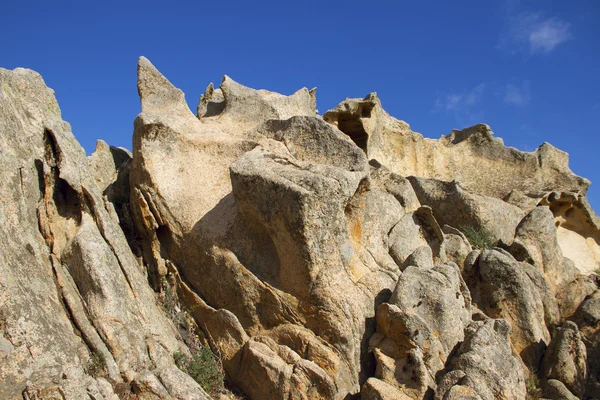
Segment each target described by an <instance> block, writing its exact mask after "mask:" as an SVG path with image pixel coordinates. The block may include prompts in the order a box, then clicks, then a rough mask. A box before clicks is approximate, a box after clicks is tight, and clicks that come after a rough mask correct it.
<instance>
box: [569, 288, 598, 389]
mask: <svg viewBox="0 0 600 400" xmlns="http://www.w3.org/2000/svg"><path fill="white" fill-rule="evenodd" d="M571 320H572V321H573V322H575V323H576V324H577V326H578V327H579V332H580V333H581V339H582V341H583V343H584V344H585V347H586V349H587V362H588V379H587V381H586V388H585V396H586V397H588V398H599V397H600V290H596V291H595V292H594V293H592V294H591V295H589V296H588V297H587V298H586V299H585V300H584V301H583V302H582V303H581V305H580V306H579V308H578V309H577V311H576V312H575V314H574V315H573V316H572V317H571Z"/></svg>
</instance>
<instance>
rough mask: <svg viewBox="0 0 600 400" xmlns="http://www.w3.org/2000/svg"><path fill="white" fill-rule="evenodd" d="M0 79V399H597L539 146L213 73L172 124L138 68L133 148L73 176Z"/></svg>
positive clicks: (570, 233) (590, 299)
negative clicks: (424, 126)
mask: <svg viewBox="0 0 600 400" xmlns="http://www.w3.org/2000/svg"><path fill="white" fill-rule="evenodd" d="M0 82H1V87H0V132H2V135H1V136H0V149H1V150H2V156H1V157H0V171H1V172H2V177H3V179H2V183H1V184H0V199H2V201H1V202H0V223H1V224H2V228H3V229H2V230H0V235H1V240H0V333H1V335H0V398H3V399H4V398H6V399H13V398H15V399H26V400H33V399H96V400H98V399H107V400H108V399H110V400H117V399H140V400H141V399H209V398H211V397H213V398H220V399H227V398H229V399H234V398H247V399H253V400H262V399H339V400H342V399H365V400H376V399H385V400H388V399H439V400H451V399H485V400H488V399H490V400H492V399H526V398H547V399H574V398H580V399H584V398H585V399H593V398H600V350H599V349H600V290H599V289H598V284H599V278H598V275H597V273H598V271H600V219H599V218H598V217H597V216H596V214H595V213H594V211H593V210H592V209H591V207H590V206H589V204H588V202H587V200H586V197H585V194H586V190H587V187H588V186H589V181H587V180H586V179H584V178H581V177H578V176H576V175H574V174H573V173H572V172H571V171H570V169H569V167H568V155H567V154H566V153H564V152H562V151H560V150H558V149H556V148H554V147H552V146H551V145H550V144H548V143H544V144H543V145H542V146H540V147H539V148H538V149H537V150H536V151H534V152H531V153H526V152H521V151H518V150H516V149H513V148H508V147H505V146H504V144H503V142H502V140H501V139H498V138H496V137H494V135H493V133H492V131H491V130H490V128H489V127H488V126H487V125H483V124H482V125H476V126H473V127H470V128H467V129H464V130H462V131H453V132H451V133H450V134H449V135H447V136H443V137H441V138H440V139H439V140H432V139H426V138H424V137H423V136H421V135H420V134H418V133H416V132H413V131H411V130H410V127H409V125H408V124H406V123H405V122H403V121H399V120H397V119H395V118H393V117H391V116H390V115H388V114H387V113H386V112H385V111H384V109H383V108H382V106H381V102H380V100H379V99H378V98H377V95H376V94H374V93H371V94H368V95H367V96H366V97H365V98H364V99H346V100H344V101H343V102H342V103H340V104H339V105H338V106H337V107H336V108H334V109H332V110H330V111H327V112H326V113H325V114H324V115H323V116H319V115H318V114H317V112H316V91H315V90H314V89H313V90H307V89H301V90H299V91H297V92H296V93H294V94H293V95H291V96H284V95H281V94H277V93H273V92H268V91H265V90H254V89H250V88H247V87H245V86H243V85H241V84H239V83H237V82H235V81H233V80H232V79H231V78H229V77H227V76H225V77H224V78H223V81H222V83H221V85H220V87H219V88H215V87H214V86H213V84H210V85H209V86H208V87H207V89H206V92H205V93H204V94H203V95H202V96H201V98H200V101H199V104H198V108H197V112H196V114H195V115H194V114H193V113H192V112H191V111H190V109H189V107H188V106H187V103H186V102H185V99H184V95H183V92H181V90H179V89H177V88H175V87H174V86H173V85H172V84H171V83H170V82H169V81H168V80H167V79H166V78H165V77H164V76H163V75H161V74H160V72H158V70H157V69H156V68H155V67H154V66H153V65H152V64H151V63H150V62H149V61H148V60H147V59H145V58H143V57H141V58H140V60H139V63H138V91H139V95H140V99H141V113H140V114H139V115H138V116H137V118H136V119H135V123H134V132H133V147H132V148H133V152H132V153H129V152H128V151H127V150H125V149H120V148H114V147H111V146H109V145H107V144H106V143H104V142H102V141H99V142H98V146H97V148H96V151H95V152H94V153H93V154H92V155H91V156H89V157H86V155H85V152H84V150H83V149H82V148H81V146H80V145H79V144H78V143H77V141H76V140H75V138H74V136H73V134H72V133H71V129H70V126H69V125H68V123H66V122H64V121H63V120H62V118H61V114H60V109H59V107H58V104H57V102H56V99H55V97H54V93H53V91H52V90H51V89H49V88H47V87H46V86H45V84H44V82H43V80H42V78H41V77H40V76H39V75H38V74H37V73H35V72H33V71H30V70H25V69H16V70H13V71H8V70H4V69H0ZM207 350H210V351H208V352H207ZM212 367H214V368H215V370H214V371H213V370H210V368H212ZM207 374H212V375H210V376H207ZM220 374H222V375H223V376H224V381H225V383H223V382H222V380H220V378H219V376H220ZM215 376H216V378H215V379H212V378H214V377H215ZM209 378H210V379H209Z"/></svg>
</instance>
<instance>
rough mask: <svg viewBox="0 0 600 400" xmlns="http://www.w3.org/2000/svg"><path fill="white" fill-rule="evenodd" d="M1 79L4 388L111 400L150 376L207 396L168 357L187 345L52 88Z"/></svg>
mask: <svg viewBox="0 0 600 400" xmlns="http://www.w3.org/2000/svg"><path fill="white" fill-rule="evenodd" d="M0 82H1V84H2V87H1V89H0V130H1V131H2V135H1V138H0V148H1V149H2V161H1V164H0V170H1V171H2V176H3V179H4V182H5V184H3V185H0V197H1V198H2V199H3V201H2V202H1V205H0V210H1V211H0V220H1V224H2V226H3V229H2V230H1V231H0V235H1V243H2V248H1V251H0V259H1V261H0V305H1V307H0V338H1V339H0V340H1V346H0V348H1V349H2V350H1V352H0V357H1V360H2V362H1V363H0V383H1V384H0V397H1V398H7V399H8V398H11V399H12V398H21V397H23V398H31V399H33V398H59V397H60V396H62V397H60V398H64V399H98V398H107V399H108V398H114V395H115V393H114V389H115V388H116V387H117V386H118V385H119V384H120V383H124V384H127V385H129V384H130V383H132V382H137V381H139V380H140V379H146V378H148V377H150V378H149V379H154V381H155V384H156V387H157V388H158V390H161V391H163V392H164V393H166V394H167V395H168V396H169V397H171V398H180V399H183V398H191V397H187V395H186V396H185V397H184V396H179V395H178V394H177V393H176V391H173V390H170V389H169V388H170V387H178V388H180V389H181V390H185V391H186V393H189V394H191V395H193V397H194V398H198V399H205V398H208V396H207V395H206V393H205V392H204V391H203V390H202V389H201V388H200V386H199V385H198V384H197V383H196V382H195V381H193V380H191V381H190V379H187V378H189V377H187V375H185V374H184V373H183V372H181V371H180V370H179V369H177V368H176V367H175V366H174V362H173V359H172V356H171V355H172V353H173V352H175V351H177V350H178V349H181V350H183V351H187V348H186V347H185V345H184V344H183V343H182V342H181V341H180V340H179V339H178V335H177V333H176V331H175V330H174V328H173V325H172V324H171V323H170V321H169V320H168V319H167V318H166V317H165V316H164V314H163V313H162V312H161V310H160V309H159V307H158V306H157V304H156V300H155V295H154V293H153V292H152V290H151V289H150V287H149V286H148V284H147V281H146V278H145V276H144V274H143V272H142V271H141V269H140V266H139V265H138V263H137V261H136V259H135V257H134V256H133V254H132V253H131V250H130V248H129V246H128V244H127V241H126V239H125V236H124V234H123V232H122V230H121V229H120V227H119V225H118V222H117V220H115V218H114V217H113V216H112V215H111V214H110V212H109V210H107V208H106V204H105V202H104V198H103V196H102V189H104V186H105V185H106V184H107V183H108V181H109V180H110V179H109V177H107V176H106V175H105V174H102V173H99V172H98V170H99V169H98V168H95V167H93V166H94V165H99V163H96V162H95V159H92V161H91V164H92V167H90V166H89V165H88V160H87V158H86V155H85V152H84V150H83V149H82V148H81V146H80V145H79V144H78V143H77V141H76V140H75V138H74V136H73V134H72V133H71V129H70V126H69V124H67V123H66V122H64V121H62V119H61V114H60V109H59V107H58V104H57V102H56V99H55V97H54V92H53V91H52V90H51V89H48V88H47V87H46V86H45V84H44V81H43V80H42V78H41V77H40V76H39V75H38V74H37V73H35V72H33V71H30V70H24V69H16V70H13V71H7V70H4V69H0ZM113 173H116V169H115V171H114V172H113ZM111 179H112V178H111ZM98 360H101V361H98ZM173 368H174V369H173ZM168 370H172V372H171V373H166V371H168ZM105 378H106V379H108V382H110V383H109V384H108V385H107V384H106V383H107V380H106V379H105ZM143 395H144V391H141V392H140V396H142V397H143ZM53 396H59V397H53Z"/></svg>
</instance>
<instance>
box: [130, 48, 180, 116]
mask: <svg viewBox="0 0 600 400" xmlns="http://www.w3.org/2000/svg"><path fill="white" fill-rule="evenodd" d="M137 74H138V93H139V95H140V101H141V104H142V112H152V111H166V110H165V109H170V110H173V109H175V108H181V107H184V108H185V109H188V106H187V103H186V102H185V95H184V94H183V92H182V91H181V89H178V88H176V87H175V86H173V84H172V83H171V82H169V80H168V79H167V78H165V77H164V76H163V75H162V74H161V73H160V72H159V71H158V70H157V69H156V67H155V66H154V65H153V64H152V63H151V62H150V60H148V59H147V58H146V57H144V56H141V57H140V58H139V59H138V68H137Z"/></svg>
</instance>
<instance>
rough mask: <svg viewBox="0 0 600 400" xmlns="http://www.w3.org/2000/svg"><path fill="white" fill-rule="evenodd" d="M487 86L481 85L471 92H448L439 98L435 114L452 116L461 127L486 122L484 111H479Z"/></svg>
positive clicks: (470, 90) (434, 109) (436, 102)
mask: <svg viewBox="0 0 600 400" xmlns="http://www.w3.org/2000/svg"><path fill="white" fill-rule="evenodd" d="M486 88H487V84H486V83H480V84H479V85H477V86H475V87H473V88H472V89H469V90H463V91H459V92H448V93H445V94H442V95H440V96H438V98H437V99H436V101H435V106H434V108H433V112H434V113H436V114H439V113H444V114H451V115H452V116H454V119H455V120H456V122H457V123H458V124H459V125H460V126H471V125H475V124H477V123H480V122H482V121H483V120H484V118H485V115H484V113H483V111H481V110H478V109H477V108H478V107H479V105H480V104H479V103H481V101H482V99H483V95H484V93H485V91H486Z"/></svg>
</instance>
